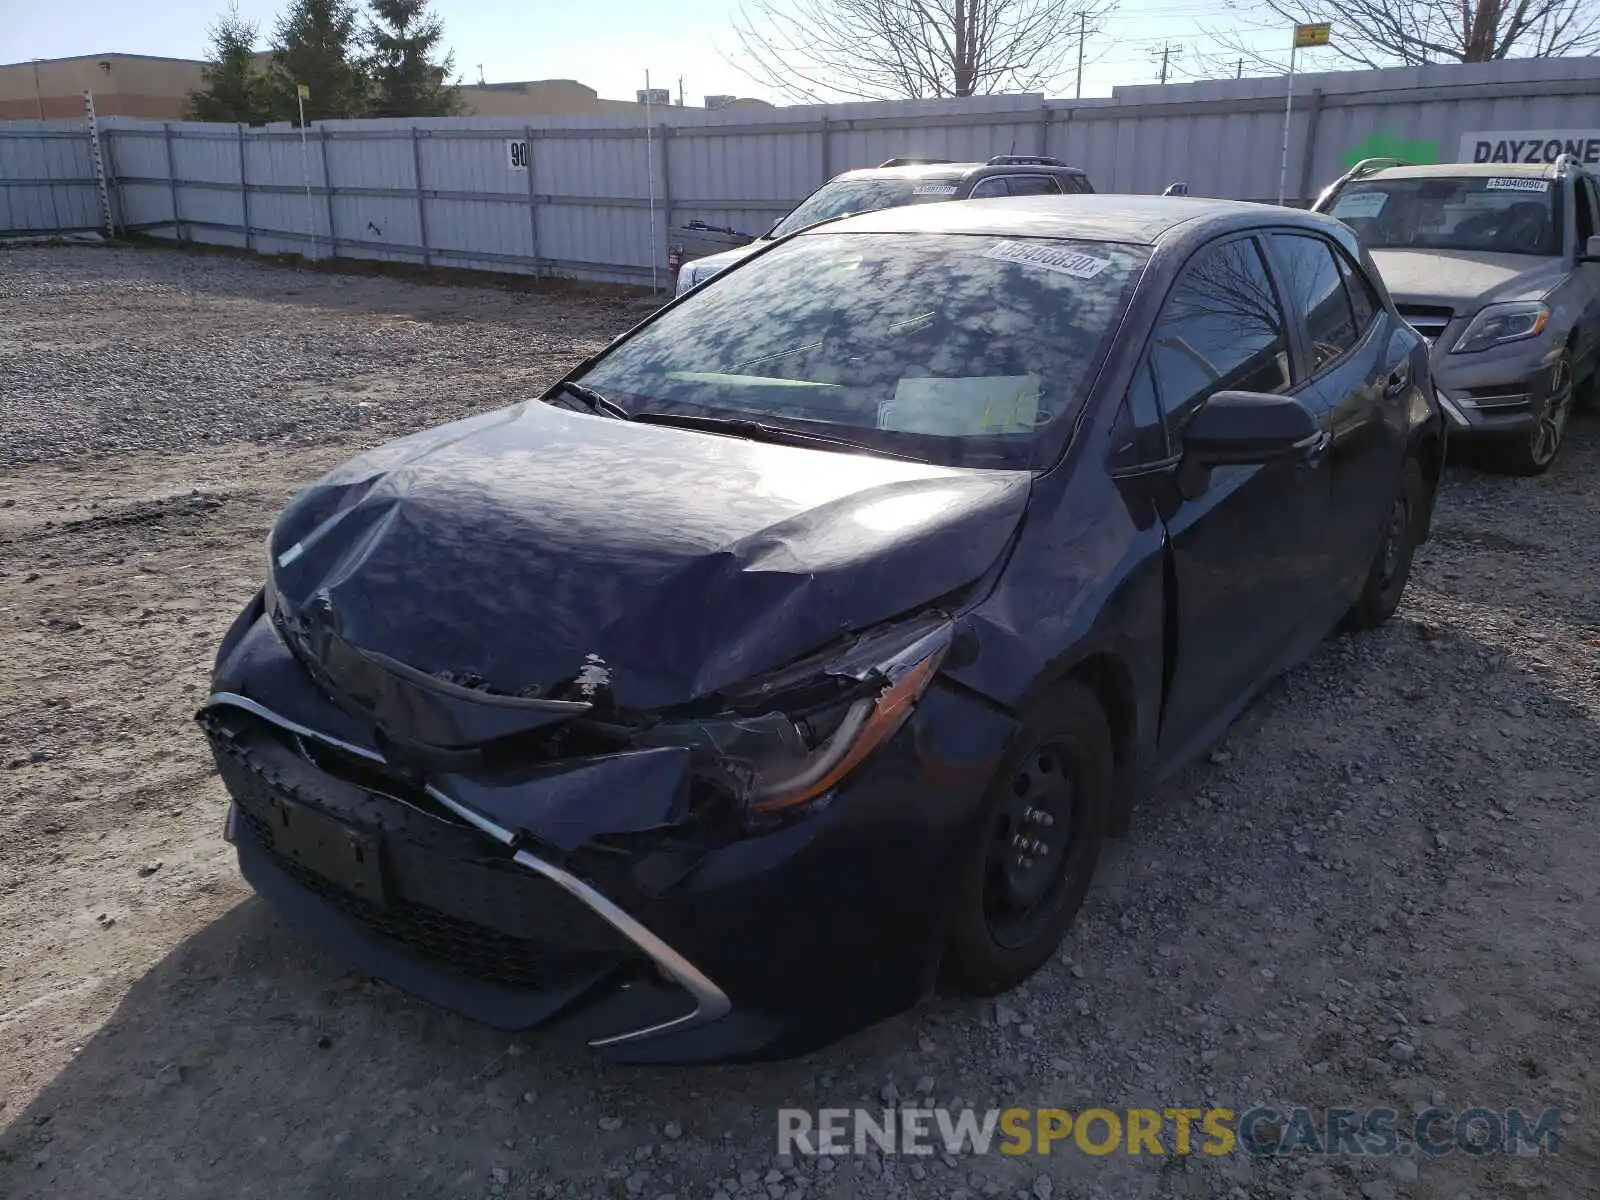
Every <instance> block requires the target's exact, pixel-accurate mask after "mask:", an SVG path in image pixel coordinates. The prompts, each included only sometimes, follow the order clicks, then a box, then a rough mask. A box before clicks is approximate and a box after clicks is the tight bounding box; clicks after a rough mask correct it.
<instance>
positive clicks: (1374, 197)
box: [1332, 192, 1389, 220]
mask: <svg viewBox="0 0 1600 1200" xmlns="http://www.w3.org/2000/svg"><path fill="white" fill-rule="evenodd" d="M1387 203H1389V193H1388V192H1353V193H1352V192H1347V193H1345V194H1344V195H1342V196H1340V197H1339V201H1338V203H1337V204H1335V205H1334V206H1333V213H1332V215H1333V216H1335V217H1355V218H1356V219H1357V220H1360V219H1362V218H1364V217H1375V216H1377V215H1378V214H1379V213H1381V212H1382V211H1383V206H1384V205H1385V204H1387Z"/></svg>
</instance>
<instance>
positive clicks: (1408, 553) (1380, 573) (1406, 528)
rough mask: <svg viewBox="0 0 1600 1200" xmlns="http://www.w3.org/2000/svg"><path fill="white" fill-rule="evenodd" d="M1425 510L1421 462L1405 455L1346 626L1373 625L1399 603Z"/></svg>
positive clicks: (1391, 611) (1380, 622)
mask: <svg viewBox="0 0 1600 1200" xmlns="http://www.w3.org/2000/svg"><path fill="white" fill-rule="evenodd" d="M1426 512H1427V493H1426V489H1425V487H1424V485H1423V482H1422V466H1421V464H1419V463H1418V462H1417V460H1416V459H1414V458H1408V459H1406V465H1405V467H1404V469H1403V470H1402V471H1401V473H1400V487H1399V488H1398V489H1397V490H1396V492H1395V496H1394V500H1393V502H1392V504H1391V505H1390V508H1389V519H1388V521H1387V522H1386V523H1385V525H1384V532H1383V542H1382V543H1381V544H1380V545H1379V546H1378V553H1377V554H1376V555H1375V556H1374V557H1373V560H1372V567H1371V569H1370V570H1369V571H1368V572H1367V580H1366V583H1364V584H1363V585H1362V587H1361V595H1360V596H1359V597H1358V598H1357V599H1356V602H1355V603H1354V604H1352V605H1351V606H1350V611H1349V612H1347V613H1346V614H1345V617H1344V622H1343V624H1344V627H1345V628H1346V629H1353V630H1359V629H1376V628H1377V627H1378V626H1379V625H1382V624H1383V623H1384V622H1385V621H1387V620H1388V619H1389V618H1390V617H1392V616H1394V614H1395V610H1396V609H1397V608H1399V607H1400V598H1401V597H1402V596H1404V595H1405V591H1406V581H1407V580H1409V579H1410V578H1411V560H1412V558H1413V556H1414V555H1415V554H1416V550H1417V541H1418V537H1417V535H1418V533H1419V531H1420V530H1421V528H1422V521H1423V518H1424V516H1425V514H1426Z"/></svg>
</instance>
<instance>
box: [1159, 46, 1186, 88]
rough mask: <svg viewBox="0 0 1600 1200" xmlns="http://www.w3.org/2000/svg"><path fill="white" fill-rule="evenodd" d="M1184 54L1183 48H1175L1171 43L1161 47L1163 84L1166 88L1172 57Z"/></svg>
mask: <svg viewBox="0 0 1600 1200" xmlns="http://www.w3.org/2000/svg"><path fill="white" fill-rule="evenodd" d="M1182 53H1183V47H1182V46H1174V45H1173V44H1172V43H1171V42H1168V43H1166V44H1165V45H1163V46H1162V47H1161V83H1162V85H1163V86H1165V85H1166V82H1167V66H1168V64H1169V62H1170V61H1171V59H1172V56H1173V55H1174V54H1182Z"/></svg>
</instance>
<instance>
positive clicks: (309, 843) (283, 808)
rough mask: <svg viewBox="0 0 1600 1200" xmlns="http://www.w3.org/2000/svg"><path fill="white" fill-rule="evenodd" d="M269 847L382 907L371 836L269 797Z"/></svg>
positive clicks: (377, 851)
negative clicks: (270, 839) (270, 824)
mask: <svg viewBox="0 0 1600 1200" xmlns="http://www.w3.org/2000/svg"><path fill="white" fill-rule="evenodd" d="M271 799H272V844H273V849H274V850H276V851H277V853H278V854H279V855H281V856H282V857H283V858H286V859H288V860H289V861H290V862H293V863H297V864H299V865H300V866H302V867H304V868H305V869H306V870H308V871H310V872H312V873H313V874H316V875H320V876H321V877H322V878H323V879H326V880H327V881H328V882H329V883H331V884H333V885H335V886H336V887H339V888H342V889H343V890H344V891H347V892H349V893H350V894H351V895H353V896H356V897H359V898H360V899H362V900H365V901H366V902H367V903H369V904H375V905H378V906H380V907H381V906H383V905H384V904H386V903H387V895H386V893H385V889H384V882H383V851H382V845H381V843H380V840H379V839H378V838H377V837H376V836H375V835H373V834H370V833H366V832H365V831H363V830H360V829H356V828H354V827H353V826H350V825H346V824H344V823H343V822H342V821H337V820H335V819H334V818H332V817H329V816H325V815H324V814H322V813H320V812H318V811H317V810H316V809H314V808H310V807H308V806H306V805H304V804H300V803H299V802H297V801H294V800H289V799H286V798H285V797H283V796H273V797H272V798H271Z"/></svg>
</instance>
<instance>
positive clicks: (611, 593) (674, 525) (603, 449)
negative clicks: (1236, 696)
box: [271, 402, 1031, 711]
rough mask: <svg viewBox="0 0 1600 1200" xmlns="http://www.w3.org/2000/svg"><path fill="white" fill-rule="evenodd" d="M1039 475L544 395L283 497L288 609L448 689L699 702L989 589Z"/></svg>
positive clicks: (280, 550) (280, 539)
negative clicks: (777, 436) (835, 447)
mask: <svg viewBox="0 0 1600 1200" xmlns="http://www.w3.org/2000/svg"><path fill="white" fill-rule="evenodd" d="M1030 480H1031V476H1030V475H1029V474H1028V473H1026V472H1007V471H989V470H955V469H950V468H944V467H936V466H928V465H924V464H921V463H913V462H905V461H901V460H898V459H890V458H880V457H876V456H871V455H865V454H852V453H835V452H831V451H826V450H816V449H811V448H808V447H794V446H781V445H770V444H764V443H757V442H751V441H747V440H742V439H736V438H731V437H722V436H717V435H712V434H707V433H703V432H697V431H690V430H683V429H673V428H667V427H662V426H648V425H636V424H631V423H628V422H625V421H617V420H612V419H609V418H604V417H597V416H589V415H587V414H579V413H573V412H568V411H566V410H563V409H557V408H554V407H551V406H550V405H547V404H543V403H539V402H529V403H526V404H521V405H517V406H515V407H513V408H510V409H505V410H502V411H499V412H495V413H489V414H486V415H484V416H480V417H474V418H471V419H468V420H465V421H460V422H456V423H454V424H452V425H447V426H443V427H440V428H438V429H434V430H430V431H427V432H425V433H422V434H417V435H415V436H412V437H409V438H404V439H401V440H400V441H397V442H392V443H390V444H388V445H386V446H383V447H381V448H379V449H377V450H375V451H373V452H371V453H369V454H366V455H363V456H362V457H360V458H357V459H355V460H353V461H351V462H350V463H348V464H346V465H344V466H342V467H340V468H338V469H337V470H335V471H334V472H332V473H331V474H329V475H328V476H327V477H326V478H324V479H323V480H321V481H320V482H319V483H317V484H315V485H314V486H312V487H310V488H308V489H306V490H305V491H303V492H301V493H300V494H298V495H297V496H296V497H294V499H292V500H291V501H290V503H289V505H288V507H287V508H286V509H285V511H284V513H283V515H282V517H281V518H280V520H279V522H278V525H277V527H276V529H275V530H274V532H273V535H272V538H271V554H272V564H273V573H274V578H273V584H274V587H275V589H276V592H277V595H278V597H279V601H280V603H282V604H283V606H284V607H285V608H286V610H288V611H289V612H291V613H296V612H298V613H305V612H308V611H311V612H318V613H328V614H331V619H332V620H333V621H335V622H336V623H337V628H338V633H339V636H340V638H341V639H342V640H343V641H344V642H346V643H348V644H349V645H350V646H352V647H355V648H356V649H357V650H360V651H367V652H372V653H374V654H376V655H380V656H383V657H385V658H387V659H391V660H394V661H395V662H398V663H401V664H404V665H405V666H407V667H410V668H415V669H416V670H419V671H421V672H424V673H426V674H428V675H433V676H437V677H440V678H443V679H446V680H448V681H452V682H457V683H460V682H463V681H466V682H467V684H468V686H471V687H475V688H476V687H485V688H488V689H489V690H491V691H494V692H498V693H502V694H506V695H521V696H548V695H550V694H551V692H552V691H556V690H558V689H560V688H562V687H563V686H564V685H566V684H568V683H570V682H571V681H572V680H574V679H575V678H577V677H578V676H579V675H580V673H583V675H584V677H585V678H586V679H591V680H598V681H602V682H605V683H608V684H609V687H610V690H611V695H612V698H613V700H614V702H615V704H616V705H617V706H618V707H619V708H622V709H626V710H634V711H641V710H650V709H656V708H662V707H667V706H671V705H676V704H681V703H686V702H688V701H690V700H693V699H696V698H699V697H702V696H706V695H709V694H711V693H714V692H716V691H717V690H718V689H720V688H722V687H725V686H727V685H729V684H733V683H737V682H739V681H741V680H743V679H746V678H749V677H750V676H752V675H757V674H760V673H762V672H764V671H767V670H770V669H773V668H776V667H779V666H782V665H784V664H785V663H787V662H789V661H790V660H792V659H794V658H796V657H798V656H800V655H802V654H804V653H807V652H809V651H811V650H813V649H816V648H818V647H819V646H821V645H824V644H826V643H827V642H829V641H831V640H832V639H834V638H836V637H839V636H842V635H844V634H846V633H849V632H851V631H854V630H857V629H861V628H863V627H866V626H869V625H872V624H874V623H877V622H879V621H883V620H885V619H887V618H890V617H894V616H897V615H899V614H901V613H905V612H907V611H910V610H913V609H916V608H918V607H920V606H922V605H925V604H928V603H930V602H932V601H934V600H936V599H938V598H940V597H943V596H946V595H948V594H949V593H951V592H953V591H955V590H956V589H959V588H961V587H962V586H963V585H965V584H968V583H970V582H972V581H973V580H975V579H977V578H978V577H979V576H981V575H982V574H983V573H984V572H985V571H986V570H987V569H988V568H989V567H990V566H992V565H993V564H994V562H995V561H996V559H998V558H999V556H1000V555H1001V553H1002V552H1003V551H1004V549H1005V546H1006V544H1007V542H1008V540H1009V539H1010V537H1011V534H1012V532H1013V531H1014V529H1015V528H1016V526H1017V523H1018V521H1019V520H1020V519H1021V516H1022V513H1023V510H1024V507H1025V505H1026V502H1027V496H1028V490H1029V485H1030Z"/></svg>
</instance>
